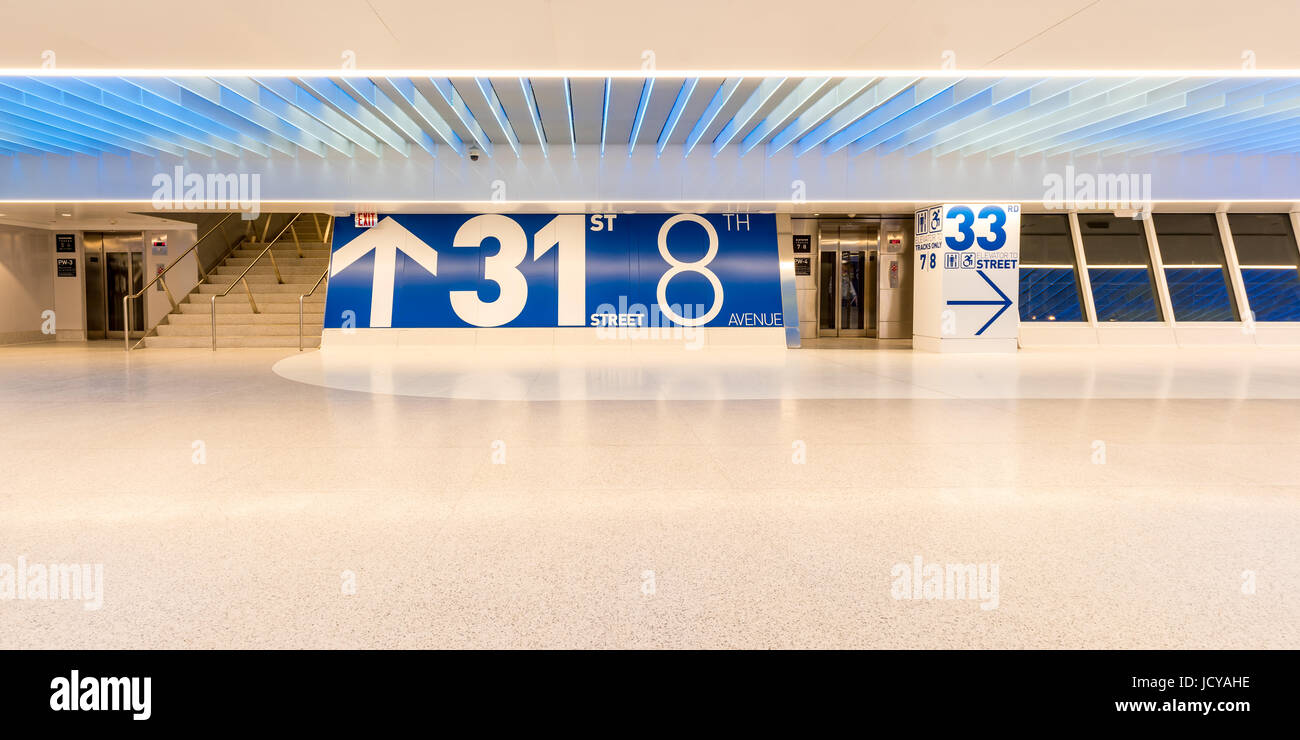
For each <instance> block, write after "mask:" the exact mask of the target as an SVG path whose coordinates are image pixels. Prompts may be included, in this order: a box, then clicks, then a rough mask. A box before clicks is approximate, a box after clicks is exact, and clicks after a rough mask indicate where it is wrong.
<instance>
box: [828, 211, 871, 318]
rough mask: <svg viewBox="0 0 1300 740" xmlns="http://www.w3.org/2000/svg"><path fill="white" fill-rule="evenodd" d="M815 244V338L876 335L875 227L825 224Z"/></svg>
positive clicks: (869, 225) (868, 225)
mask: <svg viewBox="0 0 1300 740" xmlns="http://www.w3.org/2000/svg"><path fill="white" fill-rule="evenodd" d="M818 242H819V243H820V245H821V249H820V254H819V255H818V257H819V259H818V265H817V267H818V279H817V281H818V324H817V335H818V336H822V337H874V336H876V285H877V281H878V275H877V272H876V269H877V264H878V257H879V248H880V229H879V226H877V225H875V224H849V225H836V224H826V225H823V226H822V228H821V229H820V231H819V235H818Z"/></svg>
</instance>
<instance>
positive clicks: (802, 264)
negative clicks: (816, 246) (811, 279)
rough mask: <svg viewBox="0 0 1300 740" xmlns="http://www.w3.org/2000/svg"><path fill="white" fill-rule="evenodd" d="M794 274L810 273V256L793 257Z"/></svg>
mask: <svg viewBox="0 0 1300 740" xmlns="http://www.w3.org/2000/svg"><path fill="white" fill-rule="evenodd" d="M794 274H795V275H811V274H812V257H795V258H794Z"/></svg>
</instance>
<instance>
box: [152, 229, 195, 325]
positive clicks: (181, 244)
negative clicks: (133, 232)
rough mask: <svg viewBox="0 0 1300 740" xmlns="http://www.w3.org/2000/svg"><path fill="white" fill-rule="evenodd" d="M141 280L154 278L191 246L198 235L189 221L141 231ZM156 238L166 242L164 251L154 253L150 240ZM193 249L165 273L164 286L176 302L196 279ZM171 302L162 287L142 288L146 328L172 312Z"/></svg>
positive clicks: (181, 299)
mask: <svg viewBox="0 0 1300 740" xmlns="http://www.w3.org/2000/svg"><path fill="white" fill-rule="evenodd" d="M143 236H144V282H146V283H148V282H149V281H150V280H153V279H154V277H155V276H156V275H157V274H158V272H159V271H160V270H162V269H163V268H165V267H167V265H169V264H171V261H172V260H174V259H176V257H177V255H179V254H181V253H182V252H184V251H185V250H187V249H189V248H190V247H192V246H194V240H195V239H196V238H197V237H198V234H197V233H196V231H195V227H194V226H193V225H192V224H178V225H177V226H176V228H174V229H147V230H145V231H144V234H143ZM155 239H161V240H162V241H164V242H165V243H166V251H165V252H164V253H162V254H154V251H155V250H154V246H153V242H154V241H155ZM197 251H198V250H195V252H191V253H189V254H188V255H186V256H185V258H184V259H182V260H181V261H180V262H178V263H176V266H175V267H173V268H172V269H171V271H169V272H168V273H167V277H166V281H167V287H168V288H169V289H170V290H171V293H172V297H173V298H175V299H176V302H177V303H180V302H181V301H183V300H185V296H187V295H189V292H190V291H191V290H194V286H195V285H198V282H199V270H198V263H197V262H196V261H195V254H196V252H197ZM171 310H172V305H171V302H169V301H168V300H167V293H165V292H164V291H163V290H162V286H161V285H159V284H157V283H155V284H154V285H153V286H152V287H150V288H149V289H148V290H147V291H145V303H144V316H145V327H146V328H152V327H154V326H156V325H157V324H158V322H160V321H162V320H163V318H164V317H166V316H167V314H169V313H171Z"/></svg>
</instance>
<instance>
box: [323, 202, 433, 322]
mask: <svg viewBox="0 0 1300 740" xmlns="http://www.w3.org/2000/svg"><path fill="white" fill-rule="evenodd" d="M371 250H374V252H375V273H374V282H373V283H372V285H371V294H370V328H372V329H376V328H388V327H391V326H392V325H393V281H394V280H395V279H396V278H397V252H398V251H399V250H400V251H401V252H402V253H403V254H405V255H406V256H407V257H410V258H411V259H413V260H415V262H416V263H417V264H418V265H420V267H423V268H424V269H425V270H427V271H428V272H429V274H430V275H437V274H438V252H437V250H435V249H434V248H433V247H431V246H429V245H428V244H425V243H424V241H422V240H421V239H420V237H418V236H416V235H415V234H412V233H411V232H410V231H408V230H407V229H406V227H405V226H402V225H401V224H399V223H397V221H395V220H394V219H393V217H392V216H385V217H384V220H382V221H380V222H379V223H378V224H377V225H375V226H372V227H370V228H369V229H366V230H365V231H364V232H362V233H361V236H358V237H357V238H356V239H353V240H352V241H350V242H348V243H347V244H344V245H343V246H342V247H339V248H338V249H337V250H335V251H334V254H333V255H331V256H330V277H334V276H335V275H337V274H339V273H340V272H342V271H343V270H345V269H346V268H347V267H348V265H351V264H352V263H353V262H356V261H357V260H359V259H361V258H362V257H365V256H366V255H367V254H370V251H371Z"/></svg>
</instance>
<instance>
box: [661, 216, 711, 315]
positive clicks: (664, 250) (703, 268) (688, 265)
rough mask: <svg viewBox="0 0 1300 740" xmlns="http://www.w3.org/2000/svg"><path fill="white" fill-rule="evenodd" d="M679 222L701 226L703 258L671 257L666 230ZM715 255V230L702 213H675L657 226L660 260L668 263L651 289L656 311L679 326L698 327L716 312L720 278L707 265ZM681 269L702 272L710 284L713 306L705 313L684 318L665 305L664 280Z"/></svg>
mask: <svg viewBox="0 0 1300 740" xmlns="http://www.w3.org/2000/svg"><path fill="white" fill-rule="evenodd" d="M682 221H692V222H694V223H697V224H699V225H700V226H702V227H704V231H705V233H706V234H708V237H709V249H708V251H707V252H705V253H704V256H703V257H701V258H700V259H698V260H696V261H694V262H682V261H681V260H679V259H677V258H676V257H674V256H673V254H672V252H671V251H669V249H668V232H669V231H672V228H673V226H675V225H677V224H679V223H681V222H682ZM717 254H718V232H717V231H716V230H714V228H713V224H711V223H709V222H708V221H706V220H705V219H704V217H703V216H697V215H695V214H694V213H679V214H677V215H676V216H673V217H672V218H670V219H668V220H667V221H665V222H664V225H663V226H661V227H659V256H660V257H663V258H664V261H665V262H667V263H668V264H669V265H670V266H669V268H668V270H667V271H666V272H664V274H663V277H661V278H659V285H658V287H657V289H656V291H655V297H656V298H657V299H658V300H659V310H660V311H661V312H663V315H664V316H667V317H668V318H670V319H672V320H673V321H675V322H677V323H678V324H681V325H682V326H702V325H704V324H707V323H709V322H710V321H712V320H713V317H715V316H717V315H718V312H719V311H721V310H722V281H720V280H718V276H717V275H715V274H714V273H713V271H712V270H710V269H708V267H707V265H708V264H709V263H710V262H712V261H713V258H714V257H716V256H717ZM683 272H694V273H698V274H700V275H703V276H704V277H705V278H706V279H707V280H708V281H709V285H712V286H713V305H712V306H710V307H709V310H708V312H707V313H705V314H704V315H703V316H697V317H695V318H693V319H687V318H685V317H683V316H682V315H680V314H678V313H677V312H676V311H674V310H673V308H672V307H671V306H669V305H668V282H669V281H670V280H672V279H673V278H674V277H675V276H677V275H678V274H679V273H683Z"/></svg>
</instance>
